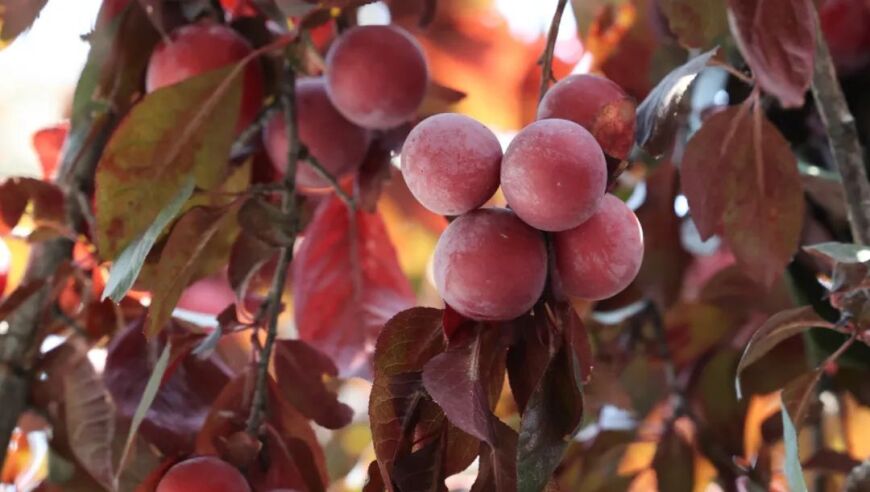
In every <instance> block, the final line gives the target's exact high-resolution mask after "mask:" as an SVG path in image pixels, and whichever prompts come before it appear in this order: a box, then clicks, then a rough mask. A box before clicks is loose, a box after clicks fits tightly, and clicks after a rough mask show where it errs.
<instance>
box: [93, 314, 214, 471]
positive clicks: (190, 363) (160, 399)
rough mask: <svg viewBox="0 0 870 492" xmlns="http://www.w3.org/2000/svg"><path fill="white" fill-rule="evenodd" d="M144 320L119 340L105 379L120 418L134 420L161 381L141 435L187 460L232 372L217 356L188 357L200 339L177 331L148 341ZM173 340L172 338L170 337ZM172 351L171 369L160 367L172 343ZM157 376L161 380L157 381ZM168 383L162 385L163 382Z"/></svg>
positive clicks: (168, 365)
mask: <svg viewBox="0 0 870 492" xmlns="http://www.w3.org/2000/svg"><path fill="white" fill-rule="evenodd" d="M143 325H144V323H143V320H142V319H139V320H136V321H135V322H134V323H131V324H130V325H129V326H127V327H126V328H125V329H124V330H122V331H121V332H119V333H118V334H116V335H115V338H114V339H113V340H112V342H111V344H110V345H109V347H108V356H107V358H106V367H105V372H104V379H105V382H106V387H107V388H108V389H109V391H110V392H111V394H112V397H113V399H114V401H115V402H116V405H117V407H118V413H119V414H120V415H121V416H122V417H124V418H126V419H133V417H134V415H135V414H136V411H137V410H138V409H139V405H140V402H141V400H142V399H143V395H147V394H150V391H151V387H150V386H149V384H148V383H150V382H152V381H153V378H157V383H158V384H159V387H158V388H157V390H156V393H155V394H154V395H153V396H152V398H153V401H152V403H151V404H150V406H149V408H148V409H147V411H146V413H145V416H144V418H143V419H142V421H141V424H140V425H139V435H140V436H141V437H143V438H144V439H145V441H147V442H148V443H149V444H150V445H151V446H154V447H156V448H157V449H159V450H160V451H161V453H162V454H165V455H172V454H184V453H189V452H191V451H192V449H193V437H192V436H193V434H194V433H195V432H196V431H197V430H198V429H200V428H201V427H202V423H203V420H204V419H205V417H206V415H207V414H208V412H209V407H210V405H211V402H212V401H213V400H214V398H215V397H216V396H217V395H218V394H219V393H220V392H221V390H222V389H223V387H224V385H226V383H227V381H228V380H229V373H230V371H229V369H228V368H227V367H226V366H225V365H224V364H223V363H222V362H221V361H220V360H219V359H218V358H217V357H215V356H210V357H203V358H197V357H186V355H187V353H189V352H190V351H191V350H192V349H193V345H194V344H195V343H196V341H197V338H193V337H183V336H182V337H179V336H178V335H185V334H186V332H185V331H182V330H181V329H180V328H179V327H178V326H174V325H173V326H172V327H171V329H169V330H167V331H166V332H164V333H163V334H161V336H159V337H155V338H154V339H152V340H147V339H146V338H145V335H144V334H143V331H142V330H143ZM170 335H171V336H170ZM169 339H172V340H173V341H174V343H172V347H171V349H170V352H167V353H166V355H165V357H166V361H165V366H166V367H165V369H162V373H163V374H162V375H160V372H161V369H160V366H161V365H162V364H158V363H157V360H158V359H159V357H158V356H160V355H163V353H164V350H165V347H166V346H167V343H166V342H167V340H169ZM155 374H157V376H155ZM161 381H162V382H161Z"/></svg>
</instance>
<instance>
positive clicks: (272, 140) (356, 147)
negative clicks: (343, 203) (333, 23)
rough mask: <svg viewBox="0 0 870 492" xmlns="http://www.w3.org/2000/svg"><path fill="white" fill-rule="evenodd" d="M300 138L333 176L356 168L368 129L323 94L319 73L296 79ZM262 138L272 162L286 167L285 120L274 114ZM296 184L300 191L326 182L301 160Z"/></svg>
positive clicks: (281, 169)
mask: <svg viewBox="0 0 870 492" xmlns="http://www.w3.org/2000/svg"><path fill="white" fill-rule="evenodd" d="M296 109H297V124H298V125H299V128H298V130H299V139H300V140H301V142H302V143H303V144H304V145H305V146H306V147H307V148H308V152H309V153H310V154H311V155H312V156H314V158H315V159H317V161H318V162H319V163H320V164H321V165H322V166H323V168H324V169H326V170H327V171H328V172H329V173H330V174H331V175H332V176H334V177H336V178H341V177H342V176H344V175H347V174H349V173H352V172H354V171H356V169H357V168H358V167H359V165H360V164H361V163H362V161H363V159H364V158H365V155H366V150H367V149H368V145H369V136H368V132H367V131H366V130H365V129H363V128H360V127H358V126H357V125H355V124H353V123H351V122H350V121H348V120H347V119H346V118H345V117H344V116H342V115H341V113H339V112H338V111H337V110H336V109H335V106H333V105H332V103H331V102H330V101H329V97H327V95H326V87H325V83H324V80H323V78H322V77H317V78H305V79H301V80H299V81H298V82H297V83H296ZM263 141H264V143H265V146H266V151H267V152H268V154H269V158H270V159H271V160H272V165H273V166H274V167H275V169H276V170H277V171H278V172H279V173H281V174H283V173H284V172H285V170H286V169H287V150H288V147H289V145H288V143H287V124H286V122H285V120H284V114H283V113H281V112H279V113H278V114H276V115H275V116H274V117H273V118H272V119H271V120H269V122H268V123H267V124H266V126H265V128H264V129H263ZM296 184H297V186H299V187H300V189H302V190H303V191H316V190H318V189H325V188H327V187H328V186H329V183H328V182H327V181H325V180H324V179H323V178H321V177H320V176H319V175H318V174H317V173H316V172H315V171H314V169H313V168H312V167H311V166H309V165H308V164H306V163H304V162H301V161H300V162H299V163H297V165H296Z"/></svg>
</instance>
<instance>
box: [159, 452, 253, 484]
mask: <svg viewBox="0 0 870 492" xmlns="http://www.w3.org/2000/svg"><path fill="white" fill-rule="evenodd" d="M155 492H251V487H250V485H248V482H247V481H246V480H245V477H244V476H242V474H241V473H240V472H239V470H237V469H236V468H235V467H234V466H233V465H231V464H229V463H227V462H226V461H223V460H221V459H218V458H215V457H214V456H200V457H197V458H191V459H188V460H185V461H182V462H179V463H177V464H175V465H173V466H172V467H171V468H170V469H169V470H168V471H167V472H166V474H165V475H163V478H162V479H160V483H158V484H157V489H156V490H155Z"/></svg>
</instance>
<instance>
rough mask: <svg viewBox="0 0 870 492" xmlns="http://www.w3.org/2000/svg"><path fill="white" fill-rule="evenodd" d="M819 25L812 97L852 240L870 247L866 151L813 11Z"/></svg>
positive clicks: (814, 14)
mask: <svg viewBox="0 0 870 492" xmlns="http://www.w3.org/2000/svg"><path fill="white" fill-rule="evenodd" d="M811 10H812V15H813V17H814V19H813V21H814V22H815V26H816V61H815V65H814V68H813V97H814V98H815V100H816V107H817V108H818V111H819V115H820V116H821V118H822V122H823V123H824V125H825V131H826V132H827V134H828V145H829V146H830V148H831V156H832V157H833V159H834V162H835V163H836V165H837V169H838V170H839V171H840V179H841V182H842V184H843V191H844V192H845V195H846V206H847V210H848V214H849V224H850V226H851V228H852V238H853V241H854V242H856V243H859V244H864V245H870V182H868V181H867V171H866V169H865V167H864V151H863V149H862V148H861V142H860V141H859V139H858V130H857V129H856V128H855V119H854V118H853V117H852V113H851V112H849V107H848V105H847V104H846V99H845V97H843V91H842V89H841V88H840V83H839V82H838V81H837V72H836V69H835V67H834V62H833V60H832V59H831V53H830V52H829V51H828V45H827V43H826V42H825V37H824V35H823V34H822V30H821V27H820V26H821V24H820V23H819V16H818V12H816V9H811Z"/></svg>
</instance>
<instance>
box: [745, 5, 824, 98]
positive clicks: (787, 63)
mask: <svg viewBox="0 0 870 492" xmlns="http://www.w3.org/2000/svg"><path fill="white" fill-rule="evenodd" d="M728 8H729V10H730V15H731V30H732V32H733V33H734V38H735V39H736V40H737V45H738V46H739V47H740V51H741V52H742V53H743V57H744V58H745V59H746V62H747V63H748V64H749V67H750V68H752V73H753V75H754V76H755V78H756V80H757V81H758V84H759V85H760V86H761V88H762V89H764V90H765V91H766V92H768V93H770V94H772V95H773V96H776V98H777V99H779V102H780V104H782V106H783V107H785V108H795V107H800V106H802V105H803V103H804V94H805V93H806V91H807V89H808V88H809V87H810V82H811V80H812V77H813V60H814V55H815V39H816V36H815V26H814V25H813V19H815V17H816V15H815V13H813V9H815V8H816V7H815V5H814V4H813V2H812V0H728Z"/></svg>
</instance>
